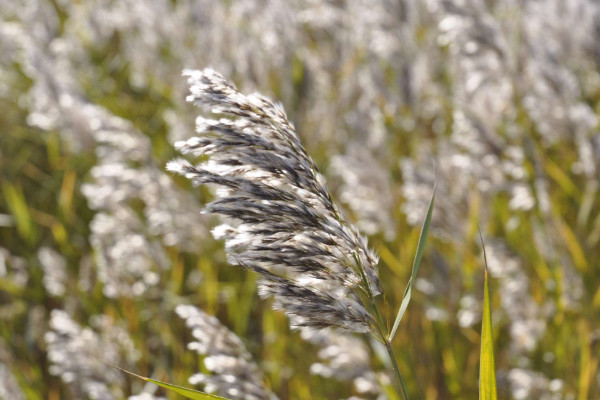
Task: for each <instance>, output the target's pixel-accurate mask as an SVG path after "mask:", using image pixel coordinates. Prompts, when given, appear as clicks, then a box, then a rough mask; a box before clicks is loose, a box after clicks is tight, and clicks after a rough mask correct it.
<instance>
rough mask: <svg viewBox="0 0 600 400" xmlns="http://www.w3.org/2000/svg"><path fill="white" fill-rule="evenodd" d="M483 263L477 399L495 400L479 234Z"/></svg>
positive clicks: (489, 312) (488, 309)
mask: <svg viewBox="0 0 600 400" xmlns="http://www.w3.org/2000/svg"><path fill="white" fill-rule="evenodd" d="M479 236H480V238H481V245H482V246H483V258H484V261H485V284H484V289H483V321H482V324H481V354H480V356H479V363H480V364H479V399H480V400H496V399H497V397H496V367H495V363H494V337H493V334H492V310H491V305H490V290H489V287H488V268H487V256H486V253H485V245H484V244H483V237H481V232H479Z"/></svg>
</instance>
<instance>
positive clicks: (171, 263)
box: [0, 0, 600, 400]
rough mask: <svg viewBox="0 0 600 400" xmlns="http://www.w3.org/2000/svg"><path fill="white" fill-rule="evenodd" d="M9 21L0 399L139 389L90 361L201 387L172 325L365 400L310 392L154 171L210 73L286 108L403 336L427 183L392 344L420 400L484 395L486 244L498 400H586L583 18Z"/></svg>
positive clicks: (195, 217)
mask: <svg viewBox="0 0 600 400" xmlns="http://www.w3.org/2000/svg"><path fill="white" fill-rule="evenodd" d="M0 16H1V20H0V54H1V56H0V110H1V113H0V171H1V179H0V186H1V193H2V195H1V197H0V247H1V248H0V398H4V399H11V400H13V399H19V398H25V399H33V400H35V399H53V400H54V399H86V398H115V399H117V398H124V397H127V396H134V395H138V394H139V393H140V392H142V391H143V390H145V391H150V392H151V391H152V390H151V389H150V388H149V387H147V388H144V387H143V383H140V382H138V381H135V380H131V379H130V378H128V377H126V376H122V375H119V374H118V373H116V372H115V371H109V370H107V368H106V366H104V365H103V364H102V363H100V360H102V361H106V362H111V363H114V364H118V365H120V366H123V367H125V368H127V369H129V370H133V371H136V372H138V373H140V374H142V375H145V376H151V377H153V378H156V379H160V380H165V381H169V382H172V383H178V384H185V383H186V382H187V380H188V378H189V377H190V376H191V375H193V374H194V373H196V372H199V371H204V372H206V367H205V366H204V364H203V363H202V358H201V357H199V356H198V355H197V354H196V353H195V352H193V351H190V350H188V349H187V348H186V344H187V343H188V342H189V341H190V340H191V334H190V331H189V329H188V328H186V326H185V323H184V321H183V320H181V319H180V318H179V317H178V316H177V315H176V314H175V311H174V310H175V307H176V306H177V305H179V304H192V305H195V306H197V307H199V308H201V309H203V310H204V311H206V312H207V313H208V314H211V315H215V316H217V317H218V318H219V320H220V321H221V322H222V323H223V324H225V325H226V326H227V327H229V328H230V329H231V330H232V331H233V332H235V333H236V334H237V335H238V336H240V337H241V338H243V341H244V343H245V345H246V346H247V348H248V349H249V351H250V352H251V353H252V355H253V356H254V358H255V360H257V362H258V363H259V365H260V367H261V369H262V370H263V371H264V374H265V381H266V382H267V385H268V386H269V387H270V388H271V389H272V391H273V392H274V393H276V394H277V396H278V397H279V398H281V399H288V398H293V399H333V398H349V397H351V396H353V395H357V396H358V395H360V396H363V397H369V396H368V394H360V393H359V392H358V389H357V388H356V386H352V385H348V383H347V382H344V381H341V380H336V379H330V378H327V377H324V376H321V375H319V374H318V373H315V372H317V370H318V369H315V368H314V364H315V363H325V364H327V363H328V361H327V359H326V358H325V359H324V358H323V355H322V354H321V355H320V354H319V346H317V345H314V344H310V343H308V342H306V341H304V340H303V339H302V338H301V336H300V334H299V333H297V332H290V330H289V327H288V321H287V320H286V318H285V316H284V315H283V314H282V313H280V312H276V311H272V310H271V305H270V304H269V302H265V301H260V300H259V299H258V296H257V293H256V289H255V283H254V277H253V276H252V274H251V273H249V272H242V271H241V270H240V269H238V268H235V267H232V266H230V265H229V264H228V263H227V262H226V259H225V254H224V251H223V248H222V243H221V242H219V241H215V240H213V239H212V237H211V235H210V229H211V227H212V226H214V225H215V223H216V221H214V220H213V219H211V218H210V217H208V216H206V215H201V214H200V210H201V204H203V203H204V202H205V201H206V200H208V199H210V196H211V194H210V192H209V191H207V190H204V189H202V190H197V189H192V188H191V187H190V186H189V184H188V183H187V182H186V181H185V180H183V179H180V178H179V177H173V176H171V175H169V174H167V173H165V172H164V166H165V164H166V162H168V161H169V160H171V159H173V158H174V157H175V156H176V152H175V151H174V149H173V147H172V143H174V142H175V141H177V140H181V139H184V138H187V137H189V136H191V135H192V134H193V131H194V119H195V117H196V115H197V114H198V110H197V109H193V108H192V107H191V106H189V105H187V104H186V103H185V95H186V93H187V86H186V82H185V79H183V78H181V71H182V70H183V68H204V67H207V66H212V67H213V68H215V69H216V70H218V71H219V72H221V73H222V74H223V75H224V76H226V77H227V78H229V79H231V80H233V81H235V82H236V84H237V85H238V87H239V88H240V89H241V90H242V91H243V92H245V93H249V92H252V91H254V90H257V91H260V92H261V93H263V94H265V95H267V96H269V97H271V98H273V99H276V100H278V101H280V102H281V103H282V104H283V106H284V108H285V109H286V111H287V113H288V116H289V118H290V120H291V121H293V122H294V123H295V125H296V128H297V130H298V133H299V135H300V137H301V140H302V142H303V144H304V146H305V147H306V149H307V151H308V152H309V153H310V154H311V155H312V157H313V159H314V160H315V162H316V163H317V164H318V165H319V168H320V169H321V172H323V173H324V174H325V175H326V176H327V178H328V182H329V187H330V189H331V190H332V192H333V193H334V196H335V198H336V200H338V202H339V203H340V204H341V205H342V206H343V207H344V209H345V212H346V213H347V215H348V216H349V218H350V220H352V221H354V222H355V223H356V224H357V225H358V226H359V228H360V229H361V230H362V232H363V233H364V234H366V235H368V236H369V243H370V245H371V246H372V247H373V248H374V249H375V250H376V251H377V252H378V253H379V255H380V257H381V262H380V264H379V265H380V277H381V280H382V283H383V286H384V292H385V293H386V298H385V302H386V303H387V304H388V315H387V317H388V319H389V320H392V321H393V317H394V316H395V312H396V310H397V308H398V306H399V304H400V300H401V298H402V294H403V293H404V288H405V285H406V283H407V281H408V278H409V276H410V267H411V265H412V258H413V256H414V252H415V249H416V245H417V239H418V236H419V228H420V223H421V222H422V220H423V218H424V216H425V211H426V207H427V204H428V202H429V199H430V196H431V188H432V187H433V177H434V173H436V174H437V182H438V194H437V197H436V207H435V209H434V218H433V226H432V232H431V234H430V238H429V241H428V246H427V248H426V251H425V255H424V259H423V263H422V265H421V269H420V272H419V276H420V279H419V280H418V281H417V284H416V289H417V290H415V291H414V292H413V297H412V302H411V305H410V306H409V309H408V311H407V313H406V315H405V316H404V319H403V321H402V324H401V325H400V328H399V330H398V333H397V334H396V337H395V339H394V345H395V349H396V354H397V356H398V359H399V364H400V369H401V370H402V371H403V373H404V379H405V381H406V383H407V386H408V390H409V393H410V394H411V396H412V398H424V399H455V398H464V399H470V398H476V396H477V392H478V388H477V382H478V381H477V376H478V369H479V364H478V360H479V343H480V334H479V332H480V323H481V307H482V304H483V301H482V298H483V293H482V287H483V284H482V283H483V266H482V254H481V249H480V246H479V244H478V235H477V226H480V227H481V229H482V232H483V235H484V237H485V239H486V243H487V246H488V257H489V263H490V274H491V278H492V279H491V281H490V287H491V292H492V299H491V301H492V307H493V310H494V311H493V315H492V318H493V321H494V336H495V339H496V347H495V348H496V366H497V378H498V390H499V397H500V398H503V399H506V398H514V399H526V398H528V399H534V398H535V399H578V400H584V399H595V398H600V373H599V371H598V363H599V359H600V343H599V340H600V330H599V327H598V321H600V268H599V267H598V255H599V254H600V201H599V200H598V198H599V197H598V196H599V195H598V190H599V184H600V132H599V125H598V112H600V72H599V71H600V40H598V35H599V32H600V5H598V3H597V2H594V1H591V0H577V1H573V0H537V1H527V2H524V1H523V2H522V1H517V0H504V1H500V0H497V1H493V0H491V1H483V0H481V1H475V0H472V1H458V0H457V1H454V0H444V1H442V0H439V1H438V0H430V1H426V2H420V1H416V0H414V1H411V0H403V1H386V0H381V1H376V2H371V1H355V2H348V3H345V2H337V1H324V2H318V1H302V0H295V1H291V2H289V1H283V0H256V1H243V2H242V1H239V2H237V1H222V2H221V1H214V0H206V1H192V0H189V1H186V0H181V1H179V0H177V1H175V0H173V1H169V0H159V1H147V2H144V1H138V0H125V1H108V0H98V1H95V0H94V1H74V2H71V1H61V0H53V1H48V0H33V1H28V2H21V1H10V0H9V1H4V2H2V4H1V5H0ZM434 163H435V167H434ZM434 171H436V172H434ZM372 360H373V365H372V366H371V367H372V368H373V369H374V370H381V369H382V368H383V367H384V366H385V365H384V364H385V361H382V360H381V359H380V358H378V357H377V355H373V357H372ZM383 360H385V358H383ZM311 365H313V368H312V372H313V373H311ZM329 366H331V367H332V368H333V369H335V365H333V366H332V364H331V363H330V364H329ZM325 375H326V374H325ZM95 385H96V386H95ZM98 393H104V394H102V395H99V394H98ZM155 395H156V396H159V395H165V394H163V392H161V391H160V390H159V391H157V392H155ZM102 396H104V397H102ZM148 396H150V395H148ZM165 396H166V395H165ZM170 396H172V395H170ZM379 396H384V395H381V394H380V395H379ZM148 398H151V397H148ZM170 398H175V397H173V396H172V397H170Z"/></svg>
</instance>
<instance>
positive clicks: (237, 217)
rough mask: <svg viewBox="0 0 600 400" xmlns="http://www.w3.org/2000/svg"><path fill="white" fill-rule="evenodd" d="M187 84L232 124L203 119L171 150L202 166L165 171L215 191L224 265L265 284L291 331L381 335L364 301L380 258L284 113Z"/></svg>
mask: <svg viewBox="0 0 600 400" xmlns="http://www.w3.org/2000/svg"><path fill="white" fill-rule="evenodd" d="M184 75H185V76H187V77H188V82H189V84H190V86H191V95H189V96H188V98H187V100H188V101H190V102H193V103H194V104H196V105H197V106H200V107H201V108H203V109H204V110H205V111H208V112H212V113H214V114H221V115H225V116H227V117H228V118H221V119H219V120H216V119H206V118H204V117H199V118H198V119H197V128H196V130H197V134H198V135H197V136H194V137H192V138H190V139H189V140H187V141H182V142H178V143H176V144H175V146H176V148H177V149H178V150H179V151H180V152H181V153H182V154H184V155H188V154H189V155H192V156H195V157H202V162H201V163H200V164H198V165H196V166H194V165H192V164H190V163H189V162H187V161H185V160H183V159H179V160H176V161H172V162H170V163H169V164H168V166H167V168H168V169H169V170H170V171H173V172H176V173H178V174H181V175H183V176H185V177H187V178H188V179H191V180H192V181H193V183H194V184H195V185H203V184H211V185H214V186H216V187H217V190H216V191H215V200H214V201H212V202H211V203H209V204H208V205H207V206H206V211H207V212H211V213H215V214H219V215H220V216H222V217H223V218H224V222H225V223H224V224H223V225H221V226H218V227H216V228H214V229H213V235H214V236H215V237H216V238H219V239H220V238H223V239H225V247H226V251H227V254H228V257H229V261H230V262H231V263H232V264H237V265H240V266H242V267H244V268H247V269H250V270H252V271H255V272H257V273H259V274H260V275H261V276H262V279H261V281H260V282H259V293H260V294H261V295H262V296H263V297H270V296H272V297H274V299H275V307H276V308H279V309H283V310H285V312H286V313H287V314H288V316H289V317H290V321H291V325H292V327H295V328H297V327H313V328H325V327H328V326H334V327H338V328H341V329H345V330H349V331H354V332H369V331H370V332H373V333H375V334H377V332H378V331H377V330H376V329H375V324H376V322H375V319H374V318H373V316H372V314H371V313H370V312H369V311H368V310H367V309H366V307H365V305H364V301H363V300H364V299H365V298H368V299H373V298H374V296H375V295H377V294H379V293H381V288H380V284H379V278H378V273H377V261H378V258H377V256H376V254H375V253H374V252H373V251H372V250H371V249H369V248H368V246H367V242H366V239H364V238H363V237H361V236H360V234H359V233H358V230H357V229H356V228H355V227H353V226H352V225H350V224H348V223H347V222H346V221H345V220H344V219H343V218H342V216H341V214H340V212H339V211H338V208H337V207H336V205H335V204H334V203H333V201H332V198H331V195H330V193H329V191H328V190H327V187H326V186H325V183H324V178H323V176H322V175H321V174H320V173H319V172H318V170H317V167H316V165H315V163H314V162H313V160H312V159H311V158H310V157H309V156H308V154H307V153H306V151H305V150H304V148H303V147H302V145H301V143H300V140H299V139H298V136H297V134H296V131H295V129H294V126H293V125H292V123H291V122H290V121H289V120H288V119H287V117H286V114H285V112H284V110H283V109H282V107H281V106H280V105H277V104H275V103H273V102H272V101H271V100H269V99H267V98H265V97H263V96H261V95H259V94H252V95H249V96H246V95H244V94H242V93H240V92H239V91H238V90H237V89H236V87H235V86H234V85H233V84H231V83H230V82H228V81H226V80H225V79H224V78H223V77H222V76H221V75H219V74H218V73H217V72H215V71H213V70H211V69H205V70H203V71H185V72H184Z"/></svg>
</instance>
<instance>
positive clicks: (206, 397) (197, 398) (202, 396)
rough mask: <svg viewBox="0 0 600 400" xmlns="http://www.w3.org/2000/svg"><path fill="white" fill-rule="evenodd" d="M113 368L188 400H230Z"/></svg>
mask: <svg viewBox="0 0 600 400" xmlns="http://www.w3.org/2000/svg"><path fill="white" fill-rule="evenodd" d="M112 367H113V368H116V369H118V370H119V371H122V372H125V373H126V374H129V375H131V376H135V377H136V378H138V379H141V380H144V381H146V382H151V383H154V384H155V385H158V386H160V387H163V388H165V389H167V390H170V391H171V392H173V393H177V394H180V395H182V396H184V397H186V398H188V399H192V400H229V399H227V398H225V397H220V396H216V395H214V394H209V393H204V392H200V391H198V390H192V389H188V388H185V387H183V386H177V385H172V384H170V383H166V382H161V381H158V380H156V379H151V378H146V377H145V376H141V375H138V374H134V373H133V372H129V371H127V370H125V369H123V368H119V367H115V366H114V365H112Z"/></svg>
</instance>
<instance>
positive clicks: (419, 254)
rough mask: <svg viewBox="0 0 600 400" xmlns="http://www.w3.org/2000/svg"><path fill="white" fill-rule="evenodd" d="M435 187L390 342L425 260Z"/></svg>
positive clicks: (389, 338)
mask: <svg viewBox="0 0 600 400" xmlns="http://www.w3.org/2000/svg"><path fill="white" fill-rule="evenodd" d="M435 189H436V187H435V185H434V186H433V194H432V195H431V201H430V202H429V208H428V209H427V216H426V217H425V221H424V222H423V226H422V228H421V234H420V235H419V242H418V244H417V252H416V254H415V259H414V261H413V267H412V272H411V274H410V280H409V281H408V285H406V290H405V291H404V296H402V303H401V304H400V309H399V310H398V314H397V315H396V320H395V321H394V326H393V327H392V331H391V332H390V335H389V337H388V340H389V341H390V342H391V341H392V339H393V338H394V335H396V331H397V330H398V326H399V325H400V321H402V317H403V316H404V313H405V312H406V309H407V308H408V303H409V302H410V297H411V295H412V287H413V284H414V283H415V280H416V279H417V274H418V272H419V267H420V265H421V259H422V258H423V252H424V251H425V243H426V242H427V235H428V234H429V226H430V225H431V216H432V215H433V204H434V202H435Z"/></svg>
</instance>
